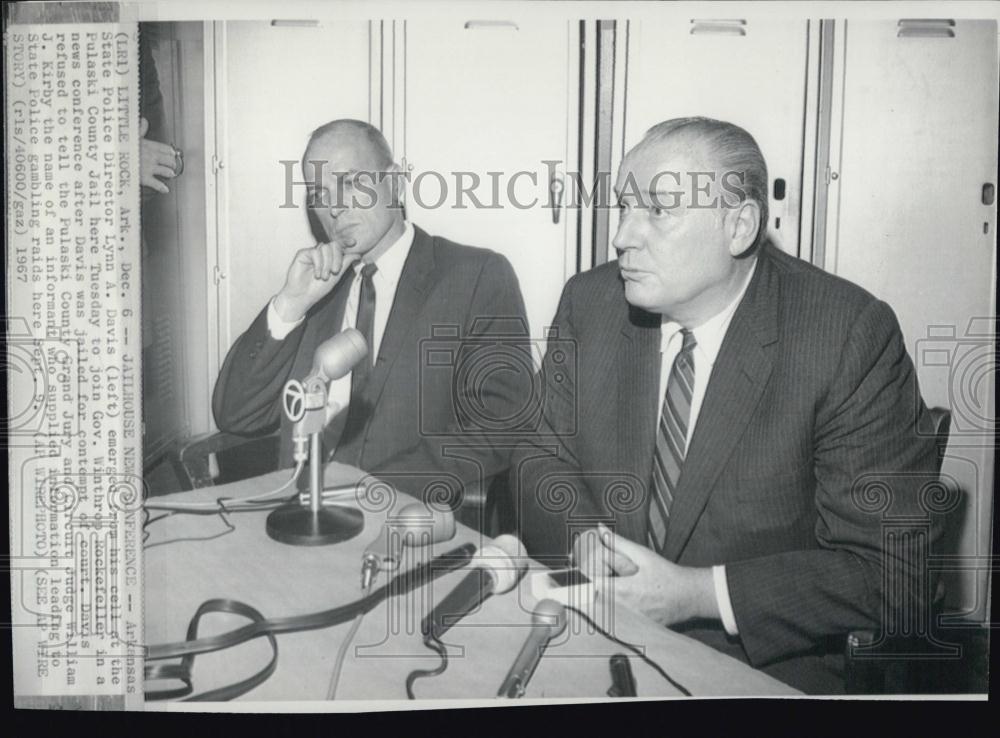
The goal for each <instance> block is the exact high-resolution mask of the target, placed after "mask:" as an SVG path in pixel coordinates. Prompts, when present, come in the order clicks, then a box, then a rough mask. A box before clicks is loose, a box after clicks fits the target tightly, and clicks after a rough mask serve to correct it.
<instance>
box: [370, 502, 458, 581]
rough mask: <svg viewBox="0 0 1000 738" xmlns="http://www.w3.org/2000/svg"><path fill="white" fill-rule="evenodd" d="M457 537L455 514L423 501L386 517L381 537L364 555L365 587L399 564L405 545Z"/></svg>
mask: <svg viewBox="0 0 1000 738" xmlns="http://www.w3.org/2000/svg"><path fill="white" fill-rule="evenodd" d="M454 537H455V514H454V513H453V512H452V511H451V510H431V509H430V508H428V507H427V506H426V505H424V504H423V503H420V502H414V503H412V504H409V505H407V506H406V507H404V508H403V509H402V510H400V511H399V512H398V513H395V514H393V515H390V516H389V517H388V518H386V521H385V524H384V525H383V526H382V532H381V533H379V535H378V538H376V539H375V540H374V541H372V542H371V543H370V544H368V548H366V549H365V553H364V555H363V556H362V557H361V588H362V589H368V588H369V587H371V585H372V583H373V582H374V581H375V575H376V574H378V572H380V571H394V570H396V569H398V568H399V564H400V561H399V559H400V556H401V554H402V551H403V546H426V545H428V544H430V543H440V542H441V541H450V540H451V539H452V538H454Z"/></svg>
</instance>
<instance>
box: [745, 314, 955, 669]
mask: <svg viewBox="0 0 1000 738" xmlns="http://www.w3.org/2000/svg"><path fill="white" fill-rule="evenodd" d="M841 356H842V360H841V363H840V366H839V368H838V370H837V372H836V374H835V378H834V380H833V382H832V384H831V386H830V387H829V391H828V393H827V395H826V397H825V398H824V399H823V400H822V402H821V405H820V407H819V408H818V409H817V413H816V421H815V423H816V426H815V431H814V469H815V478H816V495H815V504H816V507H817V511H818V518H817V521H816V525H815V536H816V541H817V543H818V544H819V547H818V548H817V549H813V550H803V551H789V552H784V553H780V554H775V555H771V556H766V557H761V558H757V559H752V560H747V561H740V562H730V563H727V565H726V575H727V579H728V584H729V593H730V597H731V600H732V606H733V611H734V613H735V617H736V622H737V626H738V629H739V633H740V638H741V641H742V643H743V647H744V649H745V651H746V653H747V656H748V658H749V660H750V663H751V664H753V665H755V666H761V665H764V664H767V663H769V662H772V661H775V660H778V659H781V658H785V657H788V656H791V655H794V654H796V653H801V652H804V651H807V650H809V649H810V648H812V647H814V646H815V644H816V643H817V642H820V641H822V640H823V639H824V638H827V637H843V636H844V634H845V632H847V631H848V630H853V629H857V628H867V629H872V630H875V631H876V632H880V629H881V626H882V624H883V619H884V618H888V619H895V620H896V622H900V620H899V619H900V618H904V617H909V618H914V617H918V616H924V617H926V616H927V613H928V612H929V611H928V610H927V609H925V608H928V607H929V601H928V600H929V591H933V590H932V589H931V588H930V585H929V584H928V576H927V574H928V572H927V568H926V557H927V553H928V551H929V549H930V547H931V546H932V545H933V543H934V541H935V540H937V538H938V537H939V535H940V533H941V521H940V520H939V516H936V515H928V510H927V507H926V505H925V499H924V497H925V495H926V493H927V492H928V489H929V488H931V489H933V482H934V480H936V479H937V459H936V452H935V446H934V442H933V440H932V438H930V437H929V436H927V435H921V434H919V433H918V432H917V428H918V427H919V428H923V427H925V426H924V423H926V421H927V417H926V416H927V411H926V409H925V408H924V406H923V403H922V401H921V400H920V394H919V390H918V387H917V380H916V373H915V370H914V367H913V364H912V362H911V361H910V358H909V357H908V356H907V353H906V350H905V347H904V345H903V338H902V335H901V332H900V330H899V326H898V324H897V322H896V318H895V316H894V315H893V313H892V310H891V309H890V308H889V307H888V306H887V305H885V304H884V303H881V302H874V301H873V302H872V303H870V304H869V306H868V307H867V308H866V309H865V310H864V311H863V312H862V313H861V314H860V316H859V318H858V319H857V320H856V321H855V323H854V325H853V327H852V329H851V331H850V334H849V338H848V339H847V342H846V344H845V345H844V347H843V350H842V353H841ZM911 622H913V621H911Z"/></svg>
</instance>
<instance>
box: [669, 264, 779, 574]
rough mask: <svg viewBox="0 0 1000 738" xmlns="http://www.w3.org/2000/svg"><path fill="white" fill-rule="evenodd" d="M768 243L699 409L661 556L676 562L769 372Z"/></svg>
mask: <svg viewBox="0 0 1000 738" xmlns="http://www.w3.org/2000/svg"><path fill="white" fill-rule="evenodd" d="M768 248H771V247H765V248H764V249H762V251H761V255H760V257H758V258H759V262H758V264H757V272H756V274H754V277H753V280H752V282H751V284H750V286H749V287H748V289H747V294H746V295H745V296H744V299H743V302H742V303H741V304H740V306H739V307H738V308H737V309H736V313H735V314H734V315H733V320H732V322H731V323H730V325H729V330H728V331H727V332H726V337H725V339H724V340H723V342H722V346H721V348H720V350H719V355H718V357H717V358H716V361H715V366H714V368H713V370H712V375H711V377H710V379H709V384H708V389H707V391H706V393H705V399H704V400H703V402H702V406H701V410H700V411H699V413H698V421H697V424H696V425H695V429H694V435H693V436H692V438H691V444H690V447H689V448H688V452H687V455H686V457H685V460H684V467H683V470H682V471H681V477H680V480H679V481H678V485H677V491H676V494H675V496H674V502H673V505H672V506H671V508H670V523H669V528H668V531H667V541H666V546H665V548H664V551H663V555H664V556H665V557H666V558H668V559H670V560H672V561H676V560H677V559H678V558H679V557H680V555H681V552H682V551H683V549H684V546H685V545H686V543H687V541H688V539H689V538H690V536H691V532H692V531H693V530H694V527H695V524H696V523H697V522H698V518H699V517H700V516H701V513H702V511H703V510H704V509H705V505H706V503H707V502H708V499H709V497H710V496H711V493H712V488H713V485H714V484H715V481H716V479H717V478H718V476H719V474H720V473H721V472H722V469H723V467H724V466H725V465H726V462H727V461H728V459H729V457H730V455H731V454H732V452H733V450H734V449H735V448H736V444H737V443H738V442H739V440H740V438H741V437H742V436H743V432H744V431H745V430H746V427H747V424H748V423H749V422H750V418H751V417H752V415H753V411H754V408H756V406H757V403H758V402H759V401H760V397H761V394H763V392H764V388H765V386H766V384H767V380H768V378H769V377H770V375H771V370H772V366H773V358H772V350H773V349H774V346H773V344H775V343H776V342H777V340H778V332H777V329H778V325H777V320H778V318H777V309H778V299H779V295H778V280H777V278H776V274H775V272H774V268H773V266H772V264H771V260H770V257H769V255H768Z"/></svg>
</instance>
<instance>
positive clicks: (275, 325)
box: [267, 297, 305, 341]
mask: <svg viewBox="0 0 1000 738" xmlns="http://www.w3.org/2000/svg"><path fill="white" fill-rule="evenodd" d="M274 300H275V298H274V297H272V298H271V301H270V302H269V303H267V332H268V333H270V334H271V338H273V339H274V340H275V341H283V340H284V339H285V336H287V335H288V334H289V333H291V332H292V331H294V330H295V329H296V328H297V327H298V326H299V323H301V322H302V321H303V320H305V316H302V317H301V318H299V319H298V320H296V321H295V322H294V323H289V322H287V321H284V320H282V319H281V316H280V315H278V311H277V310H275V309H274Z"/></svg>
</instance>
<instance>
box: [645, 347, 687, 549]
mask: <svg viewBox="0 0 1000 738" xmlns="http://www.w3.org/2000/svg"><path fill="white" fill-rule="evenodd" d="M681 335H682V336H683V338H684V343H683V345H682V346H681V350H680V352H679V353H678V354H677V357H676V358H675V359H674V364H673V366H672V367H671V369H670V377H669V378H668V379H667V392H666V395H665V397H664V398H663V410H662V412H661V413H660V427H659V430H658V432H657V434H656V449H655V451H654V452H653V477H652V484H651V485H650V486H651V488H652V492H653V494H652V499H651V500H650V504H649V531H648V538H649V545H650V548H652V549H653V550H654V551H656V552H657V553H661V552H662V551H663V547H664V545H665V544H666V541H667V523H668V521H669V520H670V506H671V505H672V504H673V501H674V492H675V491H676V490H677V481H678V480H679V479H680V476H681V467H682V465H683V464H684V454H685V452H686V451H687V429H688V421H689V419H690V417H691V395H692V392H693V391H694V357H693V356H692V352H693V351H694V347H695V346H696V345H697V342H696V341H695V338H694V334H692V333H691V331H689V330H688V329H686V328H682V329H681Z"/></svg>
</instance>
